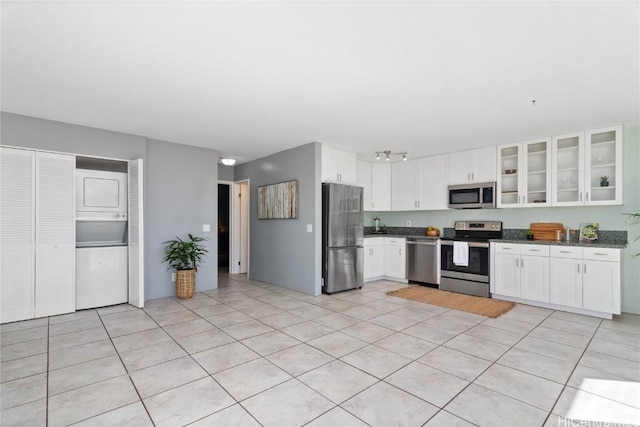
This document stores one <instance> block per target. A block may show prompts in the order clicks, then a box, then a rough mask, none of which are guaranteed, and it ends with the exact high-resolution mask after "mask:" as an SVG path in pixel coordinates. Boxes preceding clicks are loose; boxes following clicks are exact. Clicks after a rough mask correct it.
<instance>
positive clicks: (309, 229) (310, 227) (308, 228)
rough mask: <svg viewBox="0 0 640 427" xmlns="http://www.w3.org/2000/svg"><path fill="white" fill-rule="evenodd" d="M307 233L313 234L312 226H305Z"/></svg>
mask: <svg viewBox="0 0 640 427" xmlns="http://www.w3.org/2000/svg"><path fill="white" fill-rule="evenodd" d="M307 233H313V224H307Z"/></svg>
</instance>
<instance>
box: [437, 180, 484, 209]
mask: <svg viewBox="0 0 640 427" xmlns="http://www.w3.org/2000/svg"><path fill="white" fill-rule="evenodd" d="M495 207H496V183H495V182H479V183H473V184H462V185H450V186H449V208H451V209H491V208H495Z"/></svg>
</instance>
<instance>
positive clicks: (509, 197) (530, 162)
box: [497, 139, 551, 208]
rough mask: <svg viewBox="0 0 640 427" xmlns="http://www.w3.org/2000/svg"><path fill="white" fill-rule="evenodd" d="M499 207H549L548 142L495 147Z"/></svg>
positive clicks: (549, 146)
mask: <svg viewBox="0 0 640 427" xmlns="http://www.w3.org/2000/svg"><path fill="white" fill-rule="evenodd" d="M497 161H498V168H499V169H498V190H497V191H498V207H499V208H510V207H529V206H550V205H551V140H550V139H540V140H534V141H529V142H521V143H517V144H506V145H500V146H498V159H497Z"/></svg>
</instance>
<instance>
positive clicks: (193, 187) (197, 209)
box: [145, 139, 218, 299]
mask: <svg viewBox="0 0 640 427" xmlns="http://www.w3.org/2000/svg"><path fill="white" fill-rule="evenodd" d="M147 158H148V161H147V169H146V174H145V178H146V181H147V182H148V185H147V187H146V188H145V196H146V197H145V203H146V204H145V210H146V211H145V221H146V225H145V231H146V233H147V234H146V237H145V244H146V245H147V246H146V249H145V263H146V266H147V274H146V280H147V289H146V290H147V298H148V299H154V298H161V297H165V296H169V295H174V293H175V288H174V283H173V282H171V273H172V271H168V270H167V265H166V264H163V263H162V258H163V250H162V247H163V245H162V242H164V241H167V240H169V239H174V238H175V237H176V236H178V237H180V238H187V234H189V233H191V234H193V235H194V236H200V237H206V238H208V239H209V240H208V242H207V243H206V246H207V249H208V251H209V253H208V254H207V256H206V257H205V259H204V261H203V263H202V265H201V266H200V268H199V269H198V274H197V277H196V290H197V291H205V290H209V289H216V288H217V287H218V257H217V248H218V233H217V229H218V228H217V223H218V171H217V165H218V152H217V151H215V150H209V149H205V148H199V147H192V146H189V145H179V144H173V143H170V142H166V141H157V140H152V139H150V140H149V142H148V145H147ZM203 224H209V225H210V227H211V231H210V232H203V231H202V225H203Z"/></svg>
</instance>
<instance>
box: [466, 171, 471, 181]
mask: <svg viewBox="0 0 640 427" xmlns="http://www.w3.org/2000/svg"><path fill="white" fill-rule="evenodd" d="M467 181H471V174H470V173H467Z"/></svg>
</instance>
